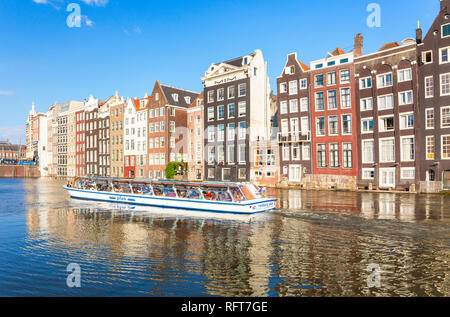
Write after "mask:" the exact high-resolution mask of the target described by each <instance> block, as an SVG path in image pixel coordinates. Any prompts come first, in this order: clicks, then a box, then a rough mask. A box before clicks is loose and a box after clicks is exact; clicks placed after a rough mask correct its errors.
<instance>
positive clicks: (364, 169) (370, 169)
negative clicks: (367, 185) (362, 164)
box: [361, 168, 375, 180]
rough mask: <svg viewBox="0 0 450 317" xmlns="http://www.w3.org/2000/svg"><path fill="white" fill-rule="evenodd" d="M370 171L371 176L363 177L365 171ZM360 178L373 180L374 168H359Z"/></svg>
mask: <svg viewBox="0 0 450 317" xmlns="http://www.w3.org/2000/svg"><path fill="white" fill-rule="evenodd" d="M366 172H370V173H373V177H365V173H366ZM361 178H362V179H364V180H373V179H375V169H374V168H363V169H362V170H361Z"/></svg>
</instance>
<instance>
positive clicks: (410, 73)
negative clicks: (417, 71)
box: [397, 68, 412, 83]
mask: <svg viewBox="0 0 450 317" xmlns="http://www.w3.org/2000/svg"><path fill="white" fill-rule="evenodd" d="M407 71H408V72H409V75H410V78H409V79H403V80H400V77H401V76H400V74H401V73H403V74H404V75H405V74H406V72H407ZM404 75H403V76H404ZM411 80H412V68H404V69H399V70H398V71H397V81H398V82H399V83H403V82H407V81H411Z"/></svg>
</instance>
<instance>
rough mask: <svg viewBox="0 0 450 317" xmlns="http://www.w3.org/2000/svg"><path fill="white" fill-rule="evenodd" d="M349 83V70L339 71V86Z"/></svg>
mask: <svg viewBox="0 0 450 317" xmlns="http://www.w3.org/2000/svg"><path fill="white" fill-rule="evenodd" d="M349 82H350V70H349V69H344V70H341V84H347V83H349Z"/></svg>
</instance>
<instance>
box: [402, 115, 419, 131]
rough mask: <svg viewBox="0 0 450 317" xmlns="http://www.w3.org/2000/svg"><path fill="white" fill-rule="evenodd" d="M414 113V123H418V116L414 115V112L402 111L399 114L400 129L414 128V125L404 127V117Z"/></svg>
mask: <svg viewBox="0 0 450 317" xmlns="http://www.w3.org/2000/svg"><path fill="white" fill-rule="evenodd" d="M410 115H413V120H414V125H415V124H416V121H415V120H416V118H415V116H414V112H412V111H411V112H402V113H400V114H399V122H400V130H411V129H414V125H413V126H412V127H402V117H404V116H410Z"/></svg>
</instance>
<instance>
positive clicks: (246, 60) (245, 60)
mask: <svg viewBox="0 0 450 317" xmlns="http://www.w3.org/2000/svg"><path fill="white" fill-rule="evenodd" d="M247 64H248V58H247V57H244V65H247Z"/></svg>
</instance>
